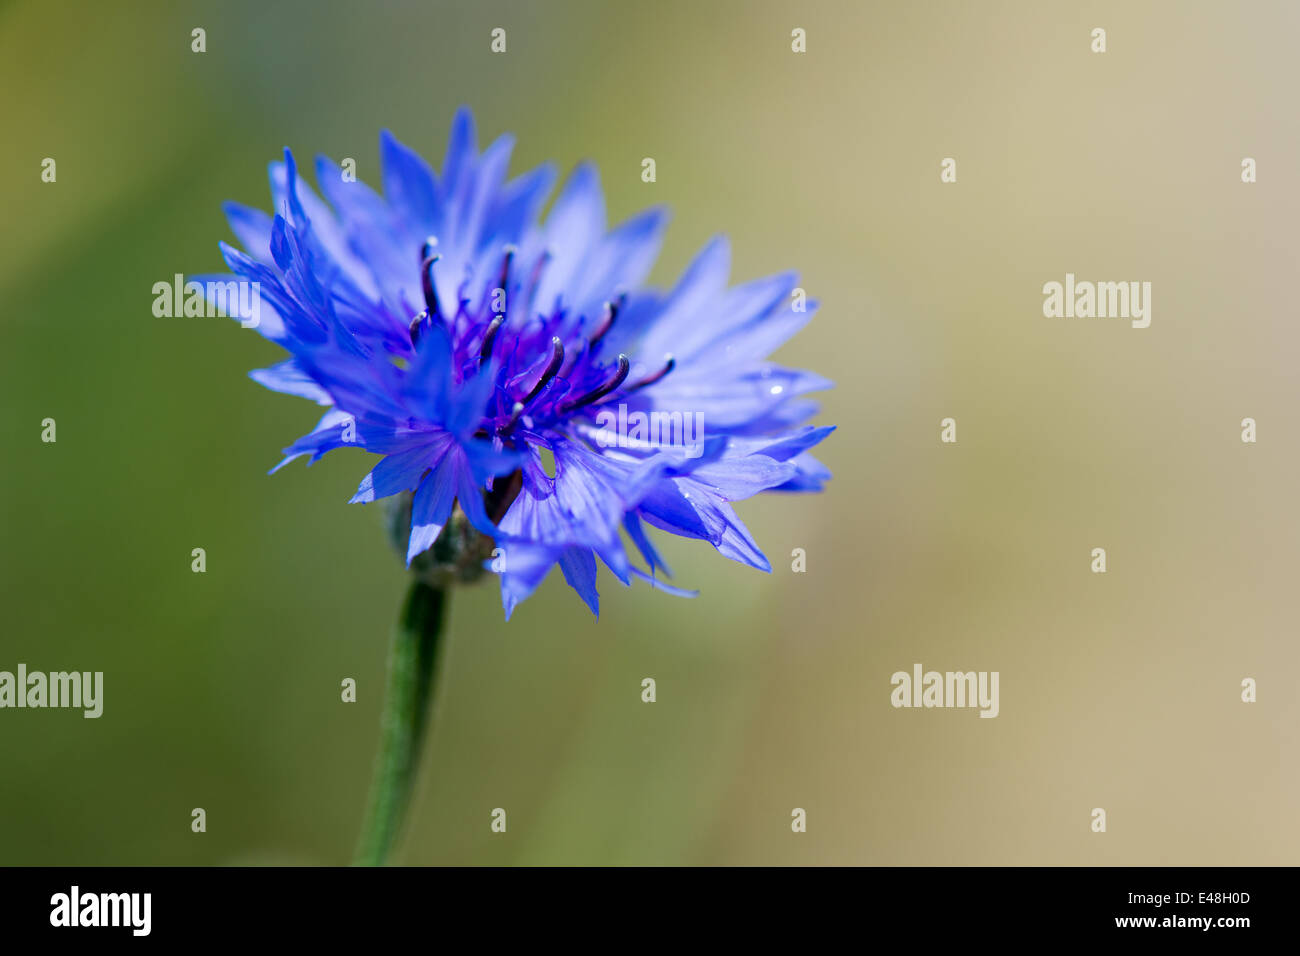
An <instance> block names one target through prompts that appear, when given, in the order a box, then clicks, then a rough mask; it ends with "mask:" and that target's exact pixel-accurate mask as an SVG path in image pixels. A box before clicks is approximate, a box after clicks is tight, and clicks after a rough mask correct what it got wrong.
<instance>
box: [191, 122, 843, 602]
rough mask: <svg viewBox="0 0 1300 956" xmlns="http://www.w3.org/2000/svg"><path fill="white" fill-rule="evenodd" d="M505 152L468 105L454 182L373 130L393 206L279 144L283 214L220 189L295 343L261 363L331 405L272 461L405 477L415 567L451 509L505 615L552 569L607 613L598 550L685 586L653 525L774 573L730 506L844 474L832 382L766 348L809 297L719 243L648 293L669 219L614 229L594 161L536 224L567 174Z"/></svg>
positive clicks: (376, 478)
mask: <svg viewBox="0 0 1300 956" xmlns="http://www.w3.org/2000/svg"><path fill="white" fill-rule="evenodd" d="M512 145H513V141H512V139H511V138H510V137H506V136H503V137H501V138H500V139H498V140H497V141H496V142H494V143H493V144H492V145H491V146H489V147H488V148H487V149H486V150H484V151H483V152H482V153H480V152H479V151H478V149H477V147H476V144H475V133H474V121H473V117H472V115H471V114H470V112H469V111H468V110H465V109H462V110H461V111H460V112H459V113H458V114H457V116H456V119H455V121H454V123H453V126H452V131H451V139H450V142H449V144H448V147H447V155H446V159H445V160H444V162H443V168H442V171H441V174H439V175H435V174H434V172H433V171H432V170H431V169H430V168H429V166H428V165H427V164H426V163H425V162H424V161H423V160H422V159H421V158H420V157H419V156H418V155H417V154H416V153H414V152H413V151H411V150H410V149H408V148H407V147H406V146H403V145H402V144H401V143H399V142H398V141H397V140H396V139H394V138H393V137H392V136H391V135H389V134H388V133H386V132H385V133H384V134H383V135H382V136H381V138H380V152H381V155H382V159H383V188H384V197H383V198H381V197H380V196H379V195H377V194H376V193H375V192H373V191H372V190H370V189H369V188H368V187H366V186H365V185H364V184H362V183H361V182H357V181H349V177H345V176H344V175H343V174H342V171H341V169H340V167H339V166H338V165H336V164H335V163H334V162H332V161H331V160H328V159H326V158H323V157H322V158H319V159H318V160H317V163H316V178H317V182H318V183H319V186H320V190H321V193H322V194H323V196H324V199H325V200H326V201H327V202H328V205H327V204H326V201H322V199H321V198H320V197H318V196H317V195H316V193H314V192H313V191H312V190H311V188H310V187H309V186H307V185H306V184H305V183H303V182H302V181H301V180H300V178H299V176H298V172H297V168H296V166H295V164H294V160H293V156H292V154H291V153H290V152H289V151H288V150H286V151H285V158H284V162H283V163H273V164H271V170H270V171H271V193H272V197H273V200H274V205H275V210H276V211H275V214H274V216H271V215H267V214H266V213H264V212H261V211H259V210H256V209H251V208H248V207H245V206H241V205H238V204H235V203H230V204H227V206H226V213H227V216H228V218H229V221H230V225H231V228H232V230H233V232H234V234H235V236H236V237H237V238H238V240H239V241H240V243H241V244H242V245H243V247H244V249H245V250H247V251H246V252H240V251H238V250H236V249H234V248H232V247H230V246H229V245H227V244H225V243H222V244H221V251H222V253H223V255H224V257H225V260H226V263H227V264H228V265H229V267H230V268H231V269H232V270H233V271H234V272H235V273H236V274H237V276H238V277H240V278H242V279H243V280H245V281H249V282H256V283H258V284H259V288H260V323H259V324H258V329H259V331H261V333H262V334H263V335H264V336H266V337H267V338H268V339H270V340H271V341H273V342H275V343H276V344H277V345H280V346H282V347H283V348H284V349H285V350H286V351H287V352H288V353H289V358H287V359H286V360H285V361H283V362H281V363H279V364H278V365H274V366H272V367H271V368H266V369H261V370H258V371H255V372H253V373H251V374H252V377H253V378H254V379H255V380H256V381H258V382H260V383H261V384H262V385H265V386H266V387H268V388H270V389H273V390H275V391H279V392H286V393H288V394H291V395H298V396H301V397H304V398H309V399H313V400H315V401H316V402H318V403H319V404H320V405H322V406H328V407H329V410H328V411H327V412H326V413H325V415H324V417H323V418H322V419H321V420H320V422H319V424H318V425H317V427H316V428H315V429H314V430H313V431H312V432H310V433H309V434H307V435H305V436H303V437H302V438H300V439H298V440H297V441H296V442H294V443H293V445H291V446H290V447H289V448H287V449H286V450H285V454H286V456H287V457H286V458H285V459H284V461H282V462H281V463H280V465H279V466H277V468H278V467H281V466H283V464H285V463H286V462H288V461H291V460H293V459H294V458H297V457H299V456H303V455H308V456H310V461H315V460H316V459H318V458H320V457H321V456H322V455H324V454H325V453H326V452H328V451H331V450H332V449H335V448H341V447H345V446H346V447H361V448H364V449H366V450H367V451H370V452H373V453H375V454H378V455H381V456H383V457H382V458H381V459H380V460H379V461H378V462H377V463H376V464H375V466H374V468H373V469H372V470H371V471H370V473H369V474H368V475H366V476H365V478H364V480H362V482H361V485H360V488H359V489H358V490H357V493H356V495H355V496H354V497H353V499H352V500H353V501H356V502H370V501H375V500H377V499H380V498H385V497H389V496H393V495H398V494H403V493H408V494H409V493H413V497H410V498H409V513H410V520H409V537H407V535H406V533H405V529H404V534H403V537H406V538H407V540H406V560H407V563H408V564H410V563H411V561H412V560H414V559H416V558H417V557H418V556H420V555H421V554H422V553H423V552H425V551H426V550H428V549H429V548H431V547H432V546H433V545H434V544H435V541H436V540H438V538H439V535H440V534H444V529H447V528H448V527H449V525H450V524H454V523H456V522H460V527H461V530H463V531H466V532H468V533H470V534H473V532H477V533H478V535H480V536H482V537H481V538H480V539H479V540H480V542H483V541H486V543H487V545H488V549H490V548H491V547H492V546H493V545H495V547H496V548H498V549H499V551H497V552H494V553H495V554H496V555H497V558H496V559H495V560H492V561H491V562H490V563H488V567H489V568H490V570H493V571H495V572H497V573H498V574H499V576H500V579H501V595H502V603H503V605H504V607H505V612H506V616H507V618H508V617H509V616H510V613H511V612H512V611H513V609H514V608H515V606H516V605H517V604H518V603H519V602H520V601H522V600H523V599H525V598H526V597H528V595H530V594H531V593H532V592H533V590H534V589H535V588H536V587H537V586H538V585H539V584H540V583H541V581H542V579H543V578H544V577H545V576H546V574H547V573H548V572H549V571H550V569H551V568H552V567H554V566H555V565H556V564H557V563H558V564H559V565H560V569H561V571H562V572H563V574H564V578H565V580H566V581H567V582H568V583H569V584H570V585H571V586H572V587H573V588H574V590H576V591H577V592H578V594H579V595H581V597H582V599H583V600H584V601H585V602H586V603H587V605H588V606H589V607H590V608H591V610H592V611H593V612H597V611H598V603H597V601H598V599H597V594H596V587H595V583H596V559H597V558H599V559H600V561H601V562H603V563H604V564H605V565H606V566H607V567H608V568H609V569H610V571H612V572H613V574H614V575H615V577H617V578H618V579H619V580H620V581H622V582H623V583H624V584H630V583H631V580H632V579H633V578H634V577H635V578H640V579H643V580H645V581H648V582H650V583H651V584H652V585H653V586H655V587H657V588H660V589H662V590H667V591H670V592H673V593H677V594H690V593H692V592H685V591H681V590H680V589H678V588H674V587H671V586H670V585H667V584H666V583H664V581H663V580H662V575H670V574H671V572H670V571H669V570H668V568H667V567H666V566H665V564H664V562H663V560H662V559H661V558H660V556H659V554H658V552H657V551H656V549H655V547H654V545H653V544H652V542H651V540H650V538H649V536H648V534H647V529H646V526H647V525H648V526H650V527H653V528H657V529H660V530H662V531H666V532H669V533H671V534H676V535H680V536H683V537H687V538H701V539H703V540H705V541H708V542H709V543H710V544H712V545H713V546H714V547H715V548H717V550H718V551H719V552H721V553H722V554H724V555H726V556H727V557H729V558H732V559H734V560H736V561H740V562H742V563H744V564H748V565H751V566H753V567H756V568H760V569H762V570H764V571H769V570H771V566H770V564H769V563H768V560H767V558H766V557H764V555H763V553H762V551H760V550H759V548H758V545H757V544H756V543H755V542H754V540H753V538H752V537H751V535H750V533H749V531H748V530H747V529H746V528H745V526H744V524H743V523H741V521H740V519H739V518H738V517H737V516H736V513H735V512H734V511H733V510H732V507H731V502H733V501H738V500H741V499H744V498H749V497H750V496H752V495H754V494H756V493H758V492H761V491H769V490H775V491H818V490H820V489H821V488H822V486H823V484H824V483H825V481H826V480H827V479H828V478H829V477H830V473H829V472H828V471H827V470H826V468H825V467H824V466H822V465H821V463H819V462H818V461H817V460H816V459H815V458H813V457H812V455H811V454H810V453H809V451H808V450H809V449H810V448H811V447H812V446H814V445H816V444H817V443H818V442H820V441H821V440H822V439H823V438H825V437H826V435H827V434H829V433H830V432H831V430H832V429H831V428H829V427H820V428H816V427H812V426H810V425H803V424H801V423H803V422H805V421H806V420H807V419H808V418H809V417H810V416H811V415H812V414H814V413H815V412H816V410H817V406H816V404H815V403H814V402H812V401H810V400H808V399H807V398H805V397H804V396H805V395H807V393H809V392H812V391H816V390H819V389H824V388H828V387H830V384H831V383H830V382H828V381H827V380H825V379H823V378H821V377H819V376H817V375H815V374H812V373H811V372H805V371H799V370H793V369H787V368H783V367H781V366H778V365H775V364H772V363H770V362H768V361H767V360H766V359H767V356H768V355H769V354H770V353H771V352H772V351H773V350H774V349H776V348H777V347H778V346H780V345H781V344H782V343H783V342H785V341H786V340H787V339H789V338H790V337H791V336H792V335H794V334H795V333H796V332H797V331H798V330H799V329H800V328H801V327H802V326H803V325H804V323H805V322H807V321H808V319H809V318H810V317H811V315H812V313H813V311H814V310H815V308H816V304H815V303H814V302H807V303H802V302H800V301H799V300H800V299H801V298H802V292H801V291H797V290H796V288H795V286H796V277H795V275H794V274H792V273H785V274H781V275H777V276H773V277H770V278H766V279H761V280H758V281H755V282H751V283H748V284H745V285H742V286H738V287H735V288H728V287H727V279H728V271H729V250H728V245H727V242H726V240H725V239H724V238H718V239H714V240H713V241H712V242H710V243H709V244H708V245H707V246H706V247H705V248H704V249H703V251H701V252H700V253H699V255H698V256H697V257H696V259H695V260H694V262H692V264H691V265H690V266H689V267H688V268H687V270H686V273H685V275H683V277H682V278H681V279H680V281H679V282H678V283H677V285H676V286H675V287H674V288H673V289H672V290H671V291H669V292H667V293H662V292H656V291H652V290H647V289H644V288H642V287H641V283H642V281H643V280H644V279H645V276H646V274H647V273H648V272H649V270H650V268H651V266H652V264H653V263H654V260H655V257H656V255H657V253H658V249H659V244H660V237H661V234H662V231H663V228H664V225H665V222H666V215H665V213H664V211H663V210H661V209H651V210H649V211H647V212H644V213H641V214H640V215H638V216H635V217H633V218H632V219H630V220H628V221H627V222H625V223H624V224H622V225H621V226H619V227H617V228H615V229H613V230H612V231H606V228H605V210H604V199H603V196H602V193H601V189H600V184H599V179H598V176H597V173H596V171H595V169H594V168H593V167H592V166H591V165H588V164H583V165H580V166H579V167H578V168H577V169H576V170H575V171H574V173H573V174H572V176H571V177H570V178H569V180H568V182H567V184H566V185H565V186H564V188H563V189H562V190H561V192H560V195H559V197H558V198H557V199H556V200H555V202H554V204H553V206H552V207H551V209H550V211H549V213H548V215H547V216H546V217H545V220H544V221H542V220H541V219H540V213H541V207H542V205H543V203H544V201H545V199H546V197H547V195H548V194H549V193H550V190H551V188H552V186H553V184H554V180H555V173H554V170H553V169H552V167H550V166H542V167H540V168H538V169H535V170H533V171H531V172H528V173H525V174H523V175H522V176H519V177H518V178H515V179H511V180H507V179H506V171H507V165H508V161H509V157H510V151H511V147H512ZM331 207H332V208H331ZM210 278H216V279H218V280H230V279H231V278H232V277H229V276H224V277H210ZM310 461H309V463H310ZM462 516H463V517H462ZM470 528H472V529H473V531H470ZM445 537H446V535H444V540H445ZM624 537H626V540H627V541H629V542H630V543H631V544H632V545H633V546H634V549H635V553H637V554H639V555H640V557H641V559H643V560H644V562H645V564H646V565H647V567H648V569H649V570H648V571H646V570H642V569H641V568H639V567H637V566H636V565H635V564H633V563H632V561H631V560H629V557H628V551H627V550H626V549H625V547H624ZM483 559H484V553H483V552H482V551H479V552H476V553H475V556H474V562H475V565H476V566H477V565H478V564H479V562H481V561H483Z"/></svg>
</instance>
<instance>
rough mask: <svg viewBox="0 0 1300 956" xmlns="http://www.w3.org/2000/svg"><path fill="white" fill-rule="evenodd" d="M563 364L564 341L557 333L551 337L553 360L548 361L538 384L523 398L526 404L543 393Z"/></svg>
mask: <svg viewBox="0 0 1300 956" xmlns="http://www.w3.org/2000/svg"><path fill="white" fill-rule="evenodd" d="M562 364H564V343H563V342H561V341H560V337H559V336H558V335H557V336H554V337H553V338H552V339H551V360H550V361H549V362H547V363H546V368H544V369H543V370H542V375H541V377H540V378H539V379H538V380H537V384H536V385H534V386H533V387H532V388H531V389H530V390H529V392H528V394H527V395H525V396H524V398H523V399H522V402H523V404H524V405H527V404H528V403H529V402H531V401H532V400H533V399H534V398H536V397H537V396H538V395H540V394H542V389H544V388H545V387H546V386H547V384H548V383H549V382H550V381H551V379H553V378H555V373H556V372H558V371H559V370H560V366H561V365H562Z"/></svg>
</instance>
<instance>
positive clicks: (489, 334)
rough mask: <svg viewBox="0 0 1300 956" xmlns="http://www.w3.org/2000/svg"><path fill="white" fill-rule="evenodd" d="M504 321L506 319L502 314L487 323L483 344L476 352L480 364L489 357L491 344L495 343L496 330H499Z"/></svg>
mask: <svg viewBox="0 0 1300 956" xmlns="http://www.w3.org/2000/svg"><path fill="white" fill-rule="evenodd" d="M505 320H506V317H505V315H504V314H502V315H498V316H497V317H496V318H494V319H493V320H492V321H491V322H489V323H488V327H487V331H486V332H484V333H483V344H482V346H480V347H479V350H478V360H479V361H480V362H486V361H487V360H488V357H489V356H491V354H492V343H493V342H495V341H496V337H497V330H498V329H500V328H501V326H502V324H503V323H504V322H505Z"/></svg>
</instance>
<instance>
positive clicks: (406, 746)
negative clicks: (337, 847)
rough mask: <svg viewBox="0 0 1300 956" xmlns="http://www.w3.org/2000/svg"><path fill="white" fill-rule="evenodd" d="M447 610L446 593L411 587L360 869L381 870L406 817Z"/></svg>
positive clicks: (395, 650)
mask: <svg viewBox="0 0 1300 956" xmlns="http://www.w3.org/2000/svg"><path fill="white" fill-rule="evenodd" d="M445 604H446V593H445V592H444V591H442V590H441V589H439V588H434V587H430V586H429V585H428V584H425V583H424V582H423V581H421V580H419V579H418V578H417V579H415V580H413V581H412V582H411V589H410V591H408V592H407V594H406V603H405V604H404V605H403V606H402V616H401V619H400V620H399V621H398V622H397V628H396V630H395V631H394V632H393V646H392V650H391V651H390V653H389V658H388V688H387V693H386V695H385V700H384V712H383V718H382V723H381V726H380V734H381V740H380V744H379V754H378V757H377V759H376V761H375V777H374V783H373V784H372V786H371V790H370V806H369V808H368V809H367V811H366V819H365V823H364V825H363V826H362V829H361V841H360V843H359V844H358V847H357V856H356V861H355V862H356V865H357V866H383V864H384V863H385V862H386V861H387V859H388V854H389V853H390V852H391V851H392V848H393V843H394V842H396V839H397V834H398V832H399V831H400V829H401V826H402V820H403V817H405V815H406V808H407V804H408V803H409V802H410V797H411V787H412V784H413V782H414V780H415V768H416V764H417V762H418V760H419V756H420V745H421V743H422V742H423V740H424V730H425V727H426V725H427V724H428V722H429V705H430V698H431V697H432V695H433V682H434V677H435V675H436V671H437V663H438V656H439V655H438V648H439V644H440V641H439V638H440V637H441V635H442V622H443V609H444V605H445Z"/></svg>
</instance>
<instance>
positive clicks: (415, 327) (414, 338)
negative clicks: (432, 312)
mask: <svg viewBox="0 0 1300 956" xmlns="http://www.w3.org/2000/svg"><path fill="white" fill-rule="evenodd" d="M428 317H429V313H428V312H421V313H420V314H419V315H417V316H416V317H415V318H413V319H412V320H411V325H410V327H409V328H408V329H407V331H408V332H410V333H411V344H412V345H415V344H416V343H418V342H419V341H420V329H421V328H423V327H424V320H425V319H427V318H428Z"/></svg>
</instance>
